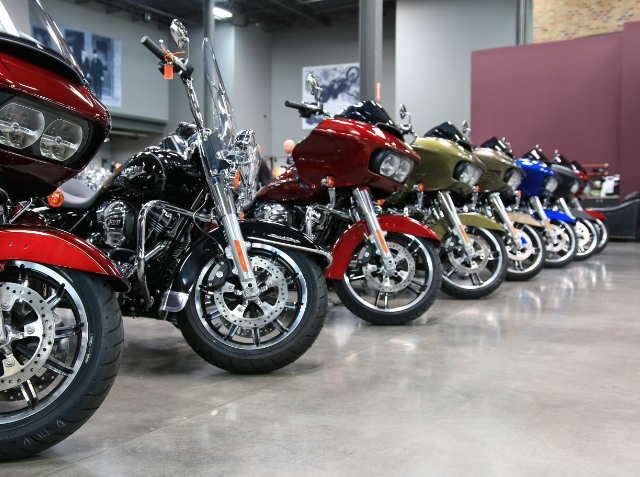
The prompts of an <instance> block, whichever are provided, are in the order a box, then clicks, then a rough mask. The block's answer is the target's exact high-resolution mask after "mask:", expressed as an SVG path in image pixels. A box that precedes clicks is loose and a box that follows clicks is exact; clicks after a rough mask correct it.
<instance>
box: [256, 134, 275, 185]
mask: <svg viewBox="0 0 640 477" xmlns="http://www.w3.org/2000/svg"><path fill="white" fill-rule="evenodd" d="M258 157H259V158H260V170H259V171H258V180H259V181H260V187H264V186H266V185H267V184H268V183H269V182H271V181H272V180H273V173H272V172H271V168H270V167H269V164H267V161H266V160H264V159H263V158H262V148H261V147H260V144H258Z"/></svg>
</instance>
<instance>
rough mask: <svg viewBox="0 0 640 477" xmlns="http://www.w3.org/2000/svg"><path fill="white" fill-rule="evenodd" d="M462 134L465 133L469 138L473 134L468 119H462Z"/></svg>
mask: <svg viewBox="0 0 640 477" xmlns="http://www.w3.org/2000/svg"><path fill="white" fill-rule="evenodd" d="M462 134H464V135H465V136H466V137H467V139H468V138H469V135H470V134H471V128H470V127H469V123H468V122H467V120H466V119H465V120H464V121H462Z"/></svg>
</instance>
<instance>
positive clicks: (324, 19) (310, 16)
mask: <svg viewBox="0 0 640 477" xmlns="http://www.w3.org/2000/svg"><path fill="white" fill-rule="evenodd" d="M269 2H271V3H273V4H274V5H278V6H279V7H280V8H284V9H285V10H288V11H290V12H293V13H295V14H297V15H299V16H301V17H303V18H306V19H307V20H311V21H313V22H316V23H320V24H321V25H324V26H331V22H330V20H329V17H328V16H326V15H323V14H318V13H317V12H316V11H315V10H313V9H312V8H309V7H307V6H306V5H300V4H298V3H296V2H295V1H291V0H269Z"/></svg>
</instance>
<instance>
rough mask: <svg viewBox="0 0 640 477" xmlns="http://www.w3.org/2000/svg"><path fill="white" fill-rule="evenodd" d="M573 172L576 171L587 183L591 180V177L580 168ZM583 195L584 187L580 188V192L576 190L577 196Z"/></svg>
mask: <svg viewBox="0 0 640 477" xmlns="http://www.w3.org/2000/svg"><path fill="white" fill-rule="evenodd" d="M573 172H575V173H576V174H577V175H578V177H579V178H580V179H582V181H583V182H584V183H585V184H586V183H587V182H591V179H589V176H588V175H587V174H585V173H584V172H582V171H579V170H574V171H573ZM581 195H582V188H580V190H579V191H578V192H576V195H575V197H579V196H581Z"/></svg>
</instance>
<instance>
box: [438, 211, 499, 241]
mask: <svg viewBox="0 0 640 477" xmlns="http://www.w3.org/2000/svg"><path fill="white" fill-rule="evenodd" d="M458 217H459V218H460V222H462V225H466V226H467V227H479V228H483V229H491V230H496V231H498V232H504V231H505V230H504V227H502V226H501V225H500V224H499V223H498V222H496V221H495V220H493V219H490V218H489V217H486V216H484V215H482V214H478V213H476V212H458ZM432 229H433V231H434V232H435V233H436V234H438V237H440V238H441V239H442V237H444V236H445V235H446V234H447V231H448V230H449V229H450V227H449V222H448V220H447V218H446V217H443V218H441V219H440V220H438V221H437V222H436V224H435V225H434V226H433V227H432Z"/></svg>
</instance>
